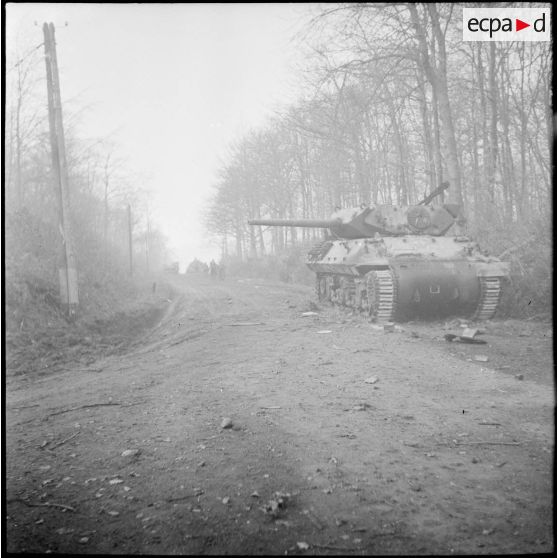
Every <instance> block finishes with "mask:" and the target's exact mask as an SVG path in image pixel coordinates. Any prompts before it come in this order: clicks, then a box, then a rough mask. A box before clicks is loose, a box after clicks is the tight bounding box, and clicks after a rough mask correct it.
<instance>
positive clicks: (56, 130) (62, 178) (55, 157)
mask: <svg viewBox="0 0 558 558" xmlns="http://www.w3.org/2000/svg"><path fill="white" fill-rule="evenodd" d="M43 33H44V39H45V43H44V44H45V63H46V77H47V93H48V120H49V128H50V147H51V154H52V169H53V173H54V178H55V182H56V187H57V191H58V201H59V216H60V232H61V234H62V252H61V257H60V262H59V267H58V275H59V280H60V300H61V302H62V304H63V305H64V306H65V307H66V309H67V312H68V316H69V317H70V319H73V318H75V317H76V315H77V310H78V304H79V297H78V281H77V266H76V257H75V252H74V241H73V234H72V227H71V223H70V199H69V186H68V165H67V162H66V147H65V142H64V125H63V122H62V101H61V97H60V81H59V78H58V60H57V58H56V42H55V38H54V25H53V24H52V23H49V24H47V23H45V24H44V25H43Z"/></svg>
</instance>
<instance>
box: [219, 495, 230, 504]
mask: <svg viewBox="0 0 558 558" xmlns="http://www.w3.org/2000/svg"><path fill="white" fill-rule="evenodd" d="M230 501H231V499H230V498H229V497H228V496H225V497H224V498H223V499H222V500H221V502H223V504H225V505H227V504H228V503H229V502H230Z"/></svg>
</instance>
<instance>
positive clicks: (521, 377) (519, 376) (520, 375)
mask: <svg viewBox="0 0 558 558" xmlns="http://www.w3.org/2000/svg"><path fill="white" fill-rule="evenodd" d="M515 377H516V379H517V380H523V374H516V375H515Z"/></svg>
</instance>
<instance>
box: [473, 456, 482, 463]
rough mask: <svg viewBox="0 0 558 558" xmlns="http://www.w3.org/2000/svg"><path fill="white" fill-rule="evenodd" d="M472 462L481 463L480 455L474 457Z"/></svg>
mask: <svg viewBox="0 0 558 558" xmlns="http://www.w3.org/2000/svg"><path fill="white" fill-rule="evenodd" d="M471 463H480V459H479V458H478V457H473V459H471Z"/></svg>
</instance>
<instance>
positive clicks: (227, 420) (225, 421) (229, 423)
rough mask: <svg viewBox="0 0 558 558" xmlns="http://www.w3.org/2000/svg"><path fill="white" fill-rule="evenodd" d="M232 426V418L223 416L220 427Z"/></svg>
mask: <svg viewBox="0 0 558 558" xmlns="http://www.w3.org/2000/svg"><path fill="white" fill-rule="evenodd" d="M232 427H233V421H232V419H231V418H229V417H225V418H224V419H223V420H222V422H221V428H232Z"/></svg>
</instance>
